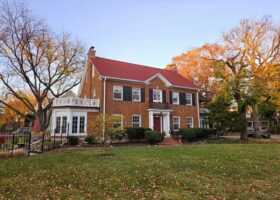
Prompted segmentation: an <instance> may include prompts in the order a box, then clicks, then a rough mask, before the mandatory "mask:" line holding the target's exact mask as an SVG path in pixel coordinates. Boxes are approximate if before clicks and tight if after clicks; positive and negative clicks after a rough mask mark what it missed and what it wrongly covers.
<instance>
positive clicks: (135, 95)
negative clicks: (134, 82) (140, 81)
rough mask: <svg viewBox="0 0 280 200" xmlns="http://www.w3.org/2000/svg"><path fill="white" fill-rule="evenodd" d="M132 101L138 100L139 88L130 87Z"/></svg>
mask: <svg viewBox="0 0 280 200" xmlns="http://www.w3.org/2000/svg"><path fill="white" fill-rule="evenodd" d="M132 101H140V88H132Z"/></svg>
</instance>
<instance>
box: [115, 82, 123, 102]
mask: <svg viewBox="0 0 280 200" xmlns="http://www.w3.org/2000/svg"><path fill="white" fill-rule="evenodd" d="M113 99H114V100H123V87H122V86H117V85H114V86H113Z"/></svg>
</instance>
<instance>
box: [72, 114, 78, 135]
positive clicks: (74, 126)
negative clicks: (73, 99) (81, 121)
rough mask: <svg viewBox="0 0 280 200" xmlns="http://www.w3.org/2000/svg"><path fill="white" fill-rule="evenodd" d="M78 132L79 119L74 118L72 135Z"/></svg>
mask: <svg viewBox="0 0 280 200" xmlns="http://www.w3.org/2000/svg"><path fill="white" fill-rule="evenodd" d="M77 132H78V117H77V116H73V118H72V133H77Z"/></svg>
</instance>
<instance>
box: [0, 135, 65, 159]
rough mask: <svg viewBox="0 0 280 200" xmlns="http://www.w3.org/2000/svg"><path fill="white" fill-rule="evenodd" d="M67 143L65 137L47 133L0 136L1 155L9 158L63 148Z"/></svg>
mask: <svg viewBox="0 0 280 200" xmlns="http://www.w3.org/2000/svg"><path fill="white" fill-rule="evenodd" d="M66 140H67V139H66ZM65 142H66V141H65V138H64V137H62V136H61V137H51V135H50V134H49V133H46V132H40V133H34V132H32V131H19V132H16V133H7V134H0V153H1V154H3V155H4V154H5V155H9V156H13V155H18V154H25V155H28V156H29V155H31V154H36V153H43V152H44V151H48V150H51V149H54V148H57V147H61V146H62V144H64V143H65Z"/></svg>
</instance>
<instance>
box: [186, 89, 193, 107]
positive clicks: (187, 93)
mask: <svg viewBox="0 0 280 200" xmlns="http://www.w3.org/2000/svg"><path fill="white" fill-rule="evenodd" d="M187 95H190V96H191V103H187ZM186 105H187V106H192V105H193V102H192V93H189V92H186Z"/></svg>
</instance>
